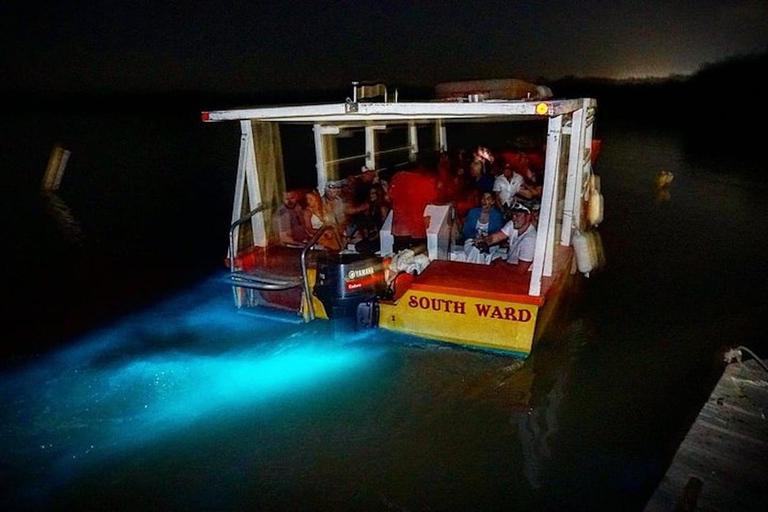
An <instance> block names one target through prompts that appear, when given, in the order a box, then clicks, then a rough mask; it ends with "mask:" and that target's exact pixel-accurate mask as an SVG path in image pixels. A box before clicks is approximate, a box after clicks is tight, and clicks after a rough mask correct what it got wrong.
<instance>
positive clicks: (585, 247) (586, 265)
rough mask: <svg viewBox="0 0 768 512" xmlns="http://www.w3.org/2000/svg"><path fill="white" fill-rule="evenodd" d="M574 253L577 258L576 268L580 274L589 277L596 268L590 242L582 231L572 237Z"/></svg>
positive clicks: (575, 232) (576, 232)
mask: <svg viewBox="0 0 768 512" xmlns="http://www.w3.org/2000/svg"><path fill="white" fill-rule="evenodd" d="M572 243H573V252H574V255H575V256H576V268H578V269H579V272H581V273H582V274H584V275H586V276H587V277H589V272H590V271H591V270H592V269H593V268H594V262H593V260H592V257H591V255H590V252H591V251H590V250H589V240H588V239H587V237H586V236H585V235H584V234H583V233H582V232H581V231H574V232H573V237H572Z"/></svg>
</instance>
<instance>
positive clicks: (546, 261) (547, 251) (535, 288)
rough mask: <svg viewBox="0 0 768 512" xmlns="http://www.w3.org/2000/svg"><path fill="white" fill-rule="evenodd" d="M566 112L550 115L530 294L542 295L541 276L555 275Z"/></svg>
mask: <svg viewBox="0 0 768 512" xmlns="http://www.w3.org/2000/svg"><path fill="white" fill-rule="evenodd" d="M562 132H563V116H561V115H560V116H555V117H551V118H550V119H549V129H548V132H547V152H546V157H545V161H544V162H545V163H544V186H543V187H542V194H541V212H540V215H539V225H538V228H537V233H536V251H535V253H534V256H533V269H532V271H531V284H530V286H529V288H528V294H529V295H531V296H534V297H538V296H539V295H541V278H542V276H551V275H552V260H553V256H554V250H553V249H554V247H553V246H554V239H555V214H556V212H557V208H556V206H557V197H558V194H557V182H558V179H557V178H558V174H559V171H560V145H561V143H562Z"/></svg>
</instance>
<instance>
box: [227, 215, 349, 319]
mask: <svg viewBox="0 0 768 512" xmlns="http://www.w3.org/2000/svg"><path fill="white" fill-rule="evenodd" d="M264 209H265V206H264V205H261V204H260V205H258V206H257V207H256V208H254V209H253V210H251V211H250V212H248V213H247V214H246V215H244V216H243V217H241V218H240V219H238V220H236V221H235V222H233V223H232V225H231V226H230V228H229V254H230V258H229V272H230V275H229V279H228V281H229V284H230V285H231V286H232V291H233V293H235V295H237V288H249V289H253V290H260V291H280V290H290V289H292V288H298V287H299V286H301V287H302V288H303V292H304V296H305V297H306V299H307V300H306V304H307V309H308V317H309V320H314V319H315V308H314V305H313V304H312V300H311V298H312V294H311V290H310V289H309V276H308V271H307V268H308V266H307V254H308V253H309V251H310V250H311V249H312V248H313V247H315V244H317V242H318V240H320V237H321V236H323V234H324V233H325V232H326V231H328V230H329V229H334V226H331V225H329V224H324V225H323V226H321V227H320V229H318V230H317V232H315V234H314V236H313V237H312V238H311V239H310V241H309V242H307V244H306V245H305V246H304V247H303V248H302V250H301V275H300V276H298V277H296V276H284V275H278V274H275V273H272V272H268V271H265V270H261V269H250V270H248V271H243V270H237V269H236V268H235V257H234V256H233V255H234V254H235V236H234V234H235V230H236V229H237V228H238V227H239V226H240V225H241V224H243V223H245V222H247V221H248V220H249V219H250V218H251V217H253V216H254V215H256V214H257V213H259V212H260V211H263V210H264ZM334 234H335V236H336V239H337V241H338V243H339V247H341V240H340V239H339V234H338V233H337V232H336V231H335V229H334Z"/></svg>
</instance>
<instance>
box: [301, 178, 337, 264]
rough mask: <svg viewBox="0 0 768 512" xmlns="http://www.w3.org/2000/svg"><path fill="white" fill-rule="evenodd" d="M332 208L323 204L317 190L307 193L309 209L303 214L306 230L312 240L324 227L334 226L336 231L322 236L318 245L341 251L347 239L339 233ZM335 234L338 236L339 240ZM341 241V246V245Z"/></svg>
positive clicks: (333, 230) (329, 231)
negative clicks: (326, 225)
mask: <svg viewBox="0 0 768 512" xmlns="http://www.w3.org/2000/svg"><path fill="white" fill-rule="evenodd" d="M331 208H332V205H330V204H324V203H323V199H322V198H321V197H320V193H319V192H318V191H317V190H311V191H309V192H307V207H306V208H305V209H304V212H303V219H304V230H305V231H306V233H307V238H312V237H313V236H314V235H315V233H317V231H318V230H319V229H320V228H321V227H323V225H325V224H328V225H331V226H333V228H334V229H332V230H330V229H329V230H327V231H326V232H325V233H323V234H322V235H321V236H320V240H319V241H318V243H319V245H322V246H323V247H326V248H328V249H334V250H341V248H342V247H343V246H344V245H345V237H344V236H343V233H341V232H339V226H338V224H337V223H336V217H335V216H334V212H333V210H332V209H331ZM334 232H335V233H336V234H338V238H337V236H336V234H334ZM339 239H340V240H341V245H339Z"/></svg>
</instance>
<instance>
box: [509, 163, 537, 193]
mask: <svg viewBox="0 0 768 512" xmlns="http://www.w3.org/2000/svg"><path fill="white" fill-rule="evenodd" d="M518 173H519V174H520V175H521V176H522V177H523V183H522V185H520V189H519V190H518V191H517V193H516V194H515V198H516V200H517V201H522V202H525V201H531V200H534V199H540V198H541V190H542V185H541V182H540V180H539V177H538V175H537V174H536V172H534V170H533V169H532V168H531V167H530V166H529V165H526V166H525V167H522V168H521V169H520V170H519V171H518Z"/></svg>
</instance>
